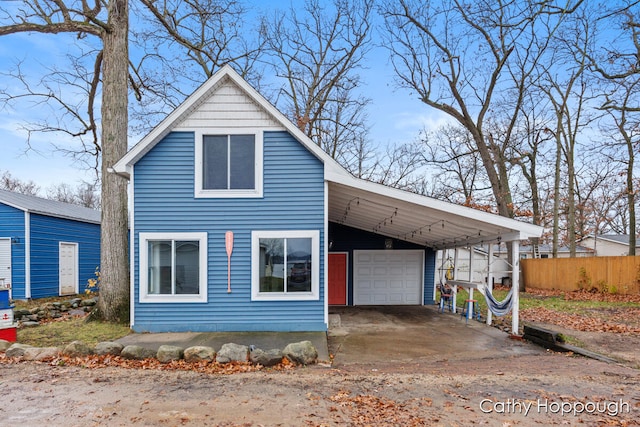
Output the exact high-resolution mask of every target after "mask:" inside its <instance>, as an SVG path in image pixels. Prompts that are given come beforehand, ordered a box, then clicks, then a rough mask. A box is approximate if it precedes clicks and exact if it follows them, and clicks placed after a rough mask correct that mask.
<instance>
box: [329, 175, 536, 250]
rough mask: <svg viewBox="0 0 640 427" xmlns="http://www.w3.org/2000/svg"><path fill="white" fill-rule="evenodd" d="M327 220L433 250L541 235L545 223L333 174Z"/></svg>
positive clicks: (524, 238) (330, 183)
mask: <svg viewBox="0 0 640 427" xmlns="http://www.w3.org/2000/svg"><path fill="white" fill-rule="evenodd" d="M329 221H332V222H335V223H338V224H343V225H346V226H349V227H353V228H358V229H361V230H366V231H370V232H373V233H376V234H380V235H384V236H387V237H390V238H395V239H399V240H404V241H407V242H412V243H415V244H418V245H421V246H425V247H429V248H433V249H447V248H455V247H461V246H467V245H474V244H479V243H489V242H496V241H503V242H508V241H514V240H526V239H529V238H532V237H540V236H541V235H542V231H543V228H542V227H539V226H537V225H533V224H529V223H525V222H522V221H517V220H513V219H510V218H505V217H501V216H498V215H495V214H491V213H488V212H483V211H479V210H476V209H472V208H468V207H465V206H460V205H456V204H452V203H448V202H443V201H440V200H437V199H433V198H430V197H426V196H421V195H418V194H414V193H410V192H407V191H402V190H398V189H395V188H390V187H387V186H385V185H381V184H375V183H372V182H369V181H364V180H361V179H358V178H354V177H351V176H346V175H338V174H336V175H332V176H331V177H330V178H329Z"/></svg>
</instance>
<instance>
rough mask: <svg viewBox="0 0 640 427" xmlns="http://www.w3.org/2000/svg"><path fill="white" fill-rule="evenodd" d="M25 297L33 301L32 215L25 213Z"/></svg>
mask: <svg viewBox="0 0 640 427" xmlns="http://www.w3.org/2000/svg"><path fill="white" fill-rule="evenodd" d="M24 297H25V299H31V214H30V213H29V211H25V212H24Z"/></svg>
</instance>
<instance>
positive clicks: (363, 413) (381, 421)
mask: <svg viewBox="0 0 640 427" xmlns="http://www.w3.org/2000/svg"><path fill="white" fill-rule="evenodd" d="M329 400H331V401H332V402H334V403H335V404H337V405H338V407H340V408H342V409H343V411H345V412H347V413H348V415H349V417H350V419H351V422H350V423H349V425H351V426H373V425H393V426H407V427H417V426H426V425H431V423H430V422H428V421H427V420H425V419H423V418H421V417H419V416H417V415H415V412H416V409H417V408H418V407H419V406H421V405H428V406H431V404H432V401H431V399H426V400H425V401H423V400H424V399H411V400H409V401H408V402H406V403H398V402H396V401H394V400H391V399H388V398H385V397H378V396H372V395H369V394H366V395H356V396H352V395H351V393H350V392H348V391H344V390H343V391H339V392H338V393H336V394H335V395H333V396H331V397H330V398H329ZM337 411H338V409H337V408H336V409H335V410H333V411H332V412H337Z"/></svg>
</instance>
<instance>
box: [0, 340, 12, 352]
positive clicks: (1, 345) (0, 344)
mask: <svg viewBox="0 0 640 427" xmlns="http://www.w3.org/2000/svg"><path fill="white" fill-rule="evenodd" d="M12 345H13V343H11V342H9V341H6V340H0V351H5V350H6V349H8V348H9V347H11V346H12Z"/></svg>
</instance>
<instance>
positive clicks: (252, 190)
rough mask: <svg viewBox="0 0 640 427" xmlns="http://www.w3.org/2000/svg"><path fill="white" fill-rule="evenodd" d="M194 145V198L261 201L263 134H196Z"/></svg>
mask: <svg viewBox="0 0 640 427" xmlns="http://www.w3.org/2000/svg"><path fill="white" fill-rule="evenodd" d="M195 144H196V146H195V168H194V173H195V177H194V178H195V180H194V181H195V197H202V198H204V197H262V131H259V130H257V129H256V130H251V129H249V130H247V129H244V130H243V131H242V132H241V133H239V132H238V130H227V131H225V130H224V129H212V130H211V131H206V130H205V131H197V132H195Z"/></svg>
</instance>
